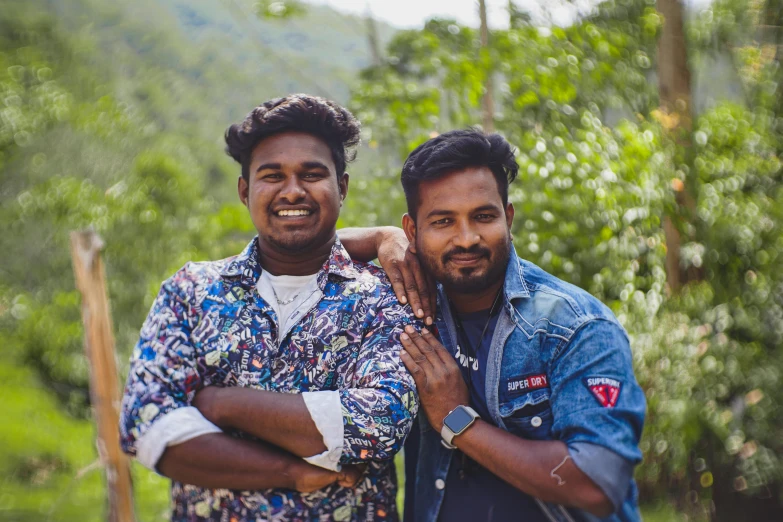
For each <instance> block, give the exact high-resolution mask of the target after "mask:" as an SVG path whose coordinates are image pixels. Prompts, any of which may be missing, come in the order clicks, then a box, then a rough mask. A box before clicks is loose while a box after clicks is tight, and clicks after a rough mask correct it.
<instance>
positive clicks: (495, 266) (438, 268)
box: [417, 236, 511, 294]
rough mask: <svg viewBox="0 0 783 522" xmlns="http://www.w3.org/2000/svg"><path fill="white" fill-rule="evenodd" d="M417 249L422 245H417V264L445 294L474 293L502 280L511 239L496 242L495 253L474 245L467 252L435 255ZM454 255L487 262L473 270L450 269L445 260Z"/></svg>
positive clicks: (463, 250) (469, 268) (466, 268)
mask: <svg viewBox="0 0 783 522" xmlns="http://www.w3.org/2000/svg"><path fill="white" fill-rule="evenodd" d="M421 247H422V245H417V250H418V251H419V253H420V255H419V261H420V262H421V263H422V265H424V268H425V269H426V270H427V271H428V272H429V273H430V274H432V275H433V277H435V279H436V280H437V281H438V282H439V283H441V284H442V285H443V287H444V289H445V290H446V291H454V292H457V293H461V294H475V293H480V292H482V291H484V290H486V289H487V288H488V287H490V286H491V285H492V284H493V283H496V282H497V281H498V280H501V279H504V278H505V275H506V266H507V265H508V257H509V255H510V254H511V237H510V236H509V237H508V238H507V239H506V241H504V242H502V243H500V244H499V246H498V247H497V248H496V249H495V250H490V249H489V248H486V247H481V246H478V245H476V246H473V247H471V248H467V249H466V248H459V247H457V248H453V249H451V250H449V251H447V252H444V253H443V254H440V255H438V254H436V253H433V252H428V251H427V250H426V249H422V248H421ZM457 254H471V255H478V256H480V257H481V258H483V259H486V260H487V261H488V262H487V263H485V264H483V265H482V266H477V267H472V266H471V267H454V266H453V265H450V264H449V260H450V259H451V258H452V257H453V256H454V255H457Z"/></svg>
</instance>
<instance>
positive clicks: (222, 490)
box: [120, 95, 418, 521]
mask: <svg viewBox="0 0 783 522" xmlns="http://www.w3.org/2000/svg"><path fill="white" fill-rule="evenodd" d="M359 130H360V128H359V122H358V121H357V120H356V119H355V118H354V117H353V115H352V114H351V113H350V112H348V111H347V110H345V109H344V108H342V107H340V106H339V105H337V104H335V103H333V102H330V101H328V100H324V99H322V98H317V97H312V96H307V95H290V96H287V97H285V98H280V99H276V100H272V101H269V102H266V103H264V104H262V105H260V106H258V107H256V108H255V109H254V110H253V111H252V112H251V113H250V114H249V115H248V116H247V117H246V118H245V120H244V121H243V122H242V123H240V124H237V125H232V126H231V127H230V128H229V129H228V130H227V132H226V143H227V152H228V153H229V154H230V155H231V156H232V157H233V158H234V159H235V160H236V161H237V162H238V163H240V164H241V176H240V177H239V179H238V192H239V198H240V200H241V201H242V203H243V204H244V205H245V206H246V207H247V209H248V212H249V214H250V218H251V220H252V222H253V224H254V225H255V227H256V230H257V231H258V235H257V236H256V237H255V238H254V239H253V240H252V241H251V242H250V243H249V244H248V246H247V247H246V248H245V250H244V251H243V252H242V253H240V254H239V255H237V256H234V257H230V258H228V259H224V260H221V261H212V262H198V263H188V264H186V265H185V266H184V267H183V268H182V269H180V270H179V271H178V272H177V273H176V274H174V275H173V276H172V277H171V278H169V279H168V280H166V281H165V282H164V283H163V285H162V287H161V290H160V293H159V294H158V297H157V299H156V300H155V302H154V304H153V306H152V310H151V311H150V314H149V316H148V317H147V320H146V322H145V323H144V326H143V327H142V330H141V336H140V340H139V342H138V345H137V346H136V348H135V350H134V352H133V356H132V360H131V368H130V373H129V377H128V382H127V387H126V389H125V395H124V398H123V403H122V416H121V420H120V424H121V436H122V444H123V448H124V449H125V451H126V452H127V453H129V454H131V455H134V456H136V458H137V459H138V460H139V461H140V462H141V463H142V464H144V465H145V466H147V467H149V468H151V469H153V470H156V471H157V472H159V473H161V474H163V475H165V476H166V477H169V478H171V479H172V480H173V487H172V499H173V513H172V520H176V521H180V520H181V521H185V520H188V521H194V520H208V521H229V520H231V521H234V520H354V521H360V520H361V521H367V520H378V521H382V520H396V519H397V511H396V504H395V502H396V501H395V497H396V479H395V475H394V466H393V462H392V457H393V456H394V454H395V453H396V452H397V451H398V450H399V449H400V448H401V446H402V443H403V440H404V439H405V437H406V435H407V434H408V432H409V430H410V428H411V424H412V419H413V417H414V416H415V415H416V411H417V408H418V398H417V395H416V392H415V387H414V382H413V379H412V377H411V375H410V374H409V373H408V371H407V370H406V369H405V367H404V365H403V364H402V362H401V360H400V358H399V351H400V347H401V345H400V335H401V334H402V332H403V328H404V327H405V326H406V325H407V324H409V323H410V322H411V319H412V316H411V314H410V311H411V310H410V307H407V306H405V307H404V306H403V305H401V304H400V303H399V302H398V301H397V298H396V297H395V295H394V292H393V291H392V287H391V284H390V283H389V280H388V278H387V277H386V275H385V274H384V273H383V271H381V270H380V269H378V268H376V267H375V266H373V265H370V264H367V263H364V262H359V261H356V260H352V259H351V257H350V256H349V254H348V252H347V251H346V249H345V248H344V247H343V245H342V243H341V241H340V240H339V239H338V238H337V234H336V228H335V227H336V223H337V218H338V216H339V212H340V207H341V206H342V202H343V199H344V198H345V196H346V194H347V191H348V174H347V173H346V172H345V168H346V162H348V161H350V160H351V159H352V158H353V154H352V151H353V149H354V148H355V147H356V145H357V144H358V143H359ZM346 240H347V241H350V239H346Z"/></svg>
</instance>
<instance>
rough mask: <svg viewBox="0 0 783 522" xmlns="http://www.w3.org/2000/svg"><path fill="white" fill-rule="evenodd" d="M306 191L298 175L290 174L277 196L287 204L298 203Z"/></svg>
mask: <svg viewBox="0 0 783 522" xmlns="http://www.w3.org/2000/svg"><path fill="white" fill-rule="evenodd" d="M306 194H307V192H306V191H305V189H304V187H303V186H302V183H301V181H300V180H299V177H298V176H290V177H289V178H288V179H287V180H286V181H285V182H284V184H283V186H282V188H281V189H280V192H279V193H278V196H279V197H280V199H282V200H284V201H285V202H286V203H288V204H292V205H293V204H295V203H299V202H300V201H302V200H303V199H304V198H305V195H306Z"/></svg>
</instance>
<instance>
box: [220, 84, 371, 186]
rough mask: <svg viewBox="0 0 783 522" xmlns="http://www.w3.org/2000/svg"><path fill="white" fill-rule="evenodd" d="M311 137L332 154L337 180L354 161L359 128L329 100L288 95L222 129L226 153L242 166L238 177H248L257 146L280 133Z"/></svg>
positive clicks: (347, 114) (341, 109)
mask: <svg viewBox="0 0 783 522" xmlns="http://www.w3.org/2000/svg"><path fill="white" fill-rule="evenodd" d="M288 131H298V132H306V133H308V134H312V135H314V136H316V137H318V138H320V139H322V140H324V141H325V142H326V144H327V145H328V146H329V149H330V150H331V152H332V160H333V161H334V165H335V167H336V169H337V177H338V178H340V177H341V176H342V175H343V174H344V173H345V165H346V163H348V162H350V161H353V159H354V158H355V157H356V150H355V149H356V147H357V146H358V145H359V143H360V141H361V137H360V131H361V125H360V124H359V120H357V119H356V118H355V117H354V115H353V114H351V113H350V112H349V111H348V110H347V109H345V108H343V107H341V106H340V105H338V104H336V103H335V102H333V101H331V100H326V99H324V98H321V97H319V96H310V95H308V94H289V95H288V96H286V97H284V98H276V99H274V100H269V101H267V102H264V103H262V104H261V105H259V106H258V107H256V108H255V109H253V110H252V111H251V112H250V114H248V115H247V116H246V117H245V119H244V120H243V121H242V123H236V124H234V125H231V126H230V127H229V128H228V129H226V153H227V154H228V155H229V156H231V157H232V158H234V159H235V160H236V161H237V162H238V163H239V164H240V165H242V177H243V178H245V179H246V180H247V179H248V176H249V169H250V157H251V155H252V152H253V149H254V148H255V146H256V145H258V143H259V142H260V141H261V140H263V139H265V138H268V137H270V136H273V135H275V134H280V133H281V132H288Z"/></svg>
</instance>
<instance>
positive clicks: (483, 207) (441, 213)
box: [425, 203, 500, 219]
mask: <svg viewBox="0 0 783 522" xmlns="http://www.w3.org/2000/svg"><path fill="white" fill-rule="evenodd" d="M488 210H492V211H495V212H500V209H498V207H497V205H493V204H491V203H490V204H487V205H481V206H480V207H477V208H474V209H473V210H471V213H474V212H486V211H488ZM454 214H455V212H454V211H453V210H441V209H435V210H432V211H430V212H429V213H428V214H427V216H426V217H425V219H429V218H431V217H435V216H451V215H454Z"/></svg>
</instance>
